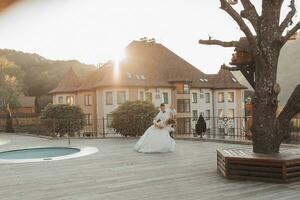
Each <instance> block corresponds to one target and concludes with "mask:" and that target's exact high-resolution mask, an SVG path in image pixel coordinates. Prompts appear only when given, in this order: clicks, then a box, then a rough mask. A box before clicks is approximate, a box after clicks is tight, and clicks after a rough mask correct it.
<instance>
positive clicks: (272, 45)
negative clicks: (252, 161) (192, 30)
mask: <svg viewBox="0 0 300 200" xmlns="http://www.w3.org/2000/svg"><path fill="white" fill-rule="evenodd" d="M220 2H221V9H222V10H224V11H225V12H227V13H228V14H229V15H230V16H231V17H232V18H233V19H234V21H235V22H236V23H237V24H238V25H239V27H240V29H241V30H242V32H243V33H244V34H245V36H246V39H247V42H248V46H249V49H250V53H251V56H252V59H253V61H254V64H253V65H250V66H248V65H245V66H237V67H226V66H223V68H225V69H228V70H231V71H241V72H242V73H243V72H247V73H243V74H244V76H245V78H246V79H247V80H248V81H249V83H250V84H251V85H252V87H253V88H254V90H255V94H254V100H253V106H254V107H253V108H254V110H253V126H252V133H253V151H254V152H255V153H266V154H269V153H278V152H279V149H280V144H281V142H282V141H283V140H284V138H285V136H286V135H288V134H289V132H290V121H291V119H292V118H293V117H294V116H295V115H297V113H299V112H300V85H298V86H297V87H296V89H295V90H294V92H293V93H292V95H291V96H290V98H289V100H288V102H287V104H286V105H285V107H284V109H283V110H282V112H281V113H280V114H279V116H278V117H277V116H276V111H277V107H278V94H279V92H280V86H279V84H278V83H277V82H276V78H277V67H278V59H279V55H280V51H281V49H282V47H283V46H284V45H285V44H286V43H287V41H288V40H289V39H290V38H291V37H292V36H293V35H294V34H295V33H296V32H297V31H298V30H299V28H300V22H297V23H296V25H294V21H293V20H294V16H295V14H296V7H295V0H290V1H289V3H290V5H289V7H290V11H289V13H288V14H287V15H286V16H285V17H284V19H283V20H281V16H280V14H281V9H282V5H283V3H284V2H285V1H284V0H262V7H261V10H262V11H261V13H258V12H257V10H256V7H255V5H254V4H252V2H251V1H250V0H240V2H241V4H242V6H243V10H242V11H241V12H240V13H238V12H237V11H236V10H235V9H233V7H232V6H231V5H230V3H228V1H227V0H220ZM245 20H247V21H248V22H250V24H251V26H252V27H250V26H248V25H247V23H246V21H245ZM252 29H253V30H252ZM199 43H200V44H206V45H219V46H223V47H236V48H244V46H241V43H240V42H239V41H230V42H224V41H220V40H212V39H211V38H210V39H209V40H200V41H199Z"/></svg>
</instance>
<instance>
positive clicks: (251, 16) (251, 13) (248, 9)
mask: <svg viewBox="0 0 300 200" xmlns="http://www.w3.org/2000/svg"><path fill="white" fill-rule="evenodd" d="M241 2H242V5H243V7H244V10H243V11H241V16H242V17H243V18H245V19H248V20H249V21H250V22H251V24H252V26H253V28H254V29H255V31H256V32H257V30H258V21H259V18H260V17H259V15H258V13H257V11H256V9H255V6H254V5H253V4H252V3H251V1H250V0H241Z"/></svg>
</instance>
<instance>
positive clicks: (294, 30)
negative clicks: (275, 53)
mask: <svg viewBox="0 0 300 200" xmlns="http://www.w3.org/2000/svg"><path fill="white" fill-rule="evenodd" d="M299 29H300V22H298V23H297V24H296V25H295V26H294V28H292V29H291V30H290V31H288V32H287V33H286V35H285V36H284V37H282V42H283V44H285V43H286V42H287V41H288V40H289V39H290V37H292V35H294V34H295V33H296V32H297V31H298V30H299Z"/></svg>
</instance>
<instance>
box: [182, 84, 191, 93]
mask: <svg viewBox="0 0 300 200" xmlns="http://www.w3.org/2000/svg"><path fill="white" fill-rule="evenodd" d="M189 93H190V86H189V85H188V84H183V94H189Z"/></svg>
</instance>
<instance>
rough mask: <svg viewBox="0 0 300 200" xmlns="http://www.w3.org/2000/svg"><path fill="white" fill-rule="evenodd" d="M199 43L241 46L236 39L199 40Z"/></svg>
mask: <svg viewBox="0 0 300 200" xmlns="http://www.w3.org/2000/svg"><path fill="white" fill-rule="evenodd" d="M199 44H205V45H218V46H222V47H242V46H241V45H240V43H239V42H238V41H230V42H224V41H221V40H199Z"/></svg>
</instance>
